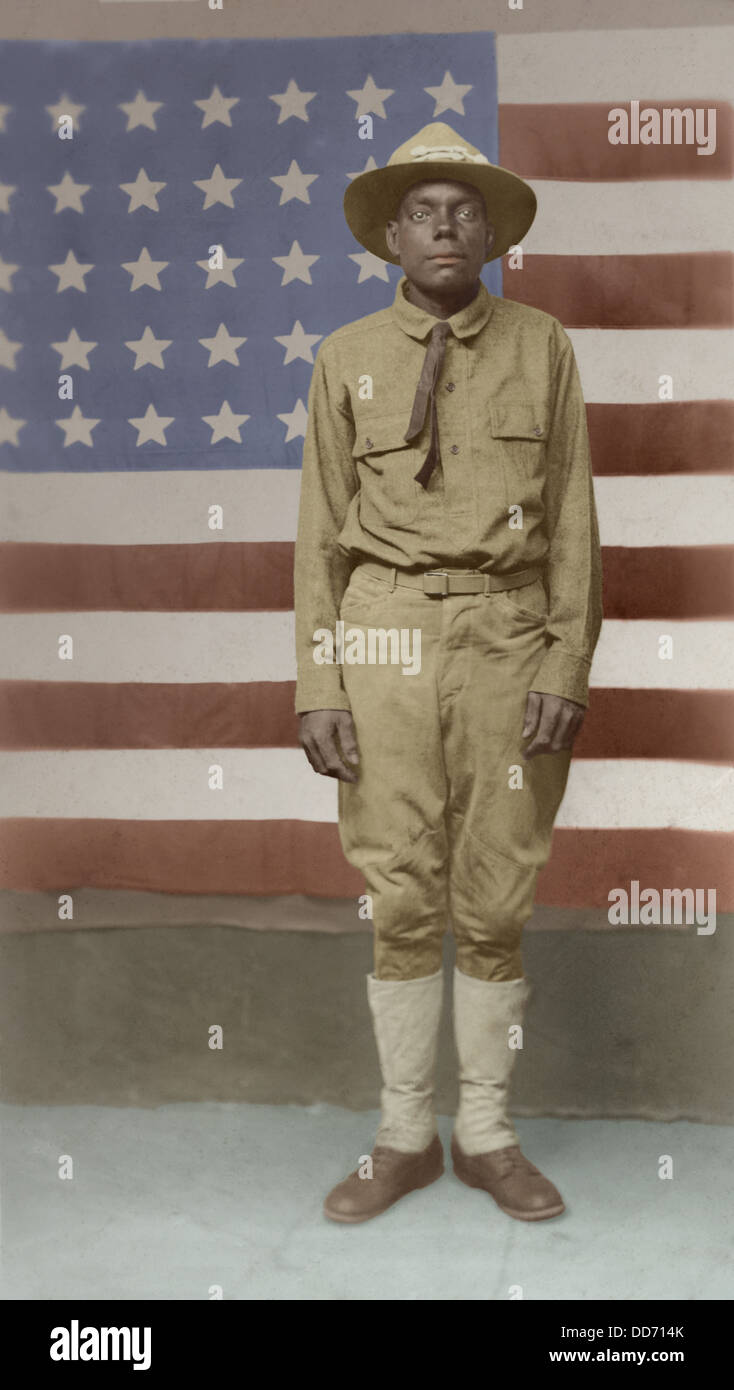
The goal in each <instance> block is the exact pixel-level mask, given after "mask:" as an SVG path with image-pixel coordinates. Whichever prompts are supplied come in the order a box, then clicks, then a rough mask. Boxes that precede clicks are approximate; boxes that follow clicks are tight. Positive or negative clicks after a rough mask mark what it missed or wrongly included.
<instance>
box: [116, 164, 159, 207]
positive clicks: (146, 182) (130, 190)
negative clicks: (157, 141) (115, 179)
mask: <svg viewBox="0 0 734 1390" xmlns="http://www.w3.org/2000/svg"><path fill="white" fill-rule="evenodd" d="M165 186H166V185H165V183H155V182H154V181H153V180H152V179H149V178H148V175H147V174H146V172H145V170H144V169H138V176H137V178H136V180H135V182H134V183H121V184H120V188H121V189H122V191H123V193H127V195H128V197H129V199H130V204H129V207H128V212H135V209H136V208H150V210H151V212H160V208H159V206H158V194H159V193H160V191H161V189H162V188H165Z"/></svg>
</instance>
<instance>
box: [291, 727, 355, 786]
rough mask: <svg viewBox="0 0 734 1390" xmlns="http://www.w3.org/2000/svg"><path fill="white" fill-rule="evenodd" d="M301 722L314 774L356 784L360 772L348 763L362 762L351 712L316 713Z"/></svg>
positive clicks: (300, 738) (302, 733) (302, 735)
mask: <svg viewBox="0 0 734 1390" xmlns="http://www.w3.org/2000/svg"><path fill="white" fill-rule="evenodd" d="M299 720H300V733H299V741H300V744H301V747H302V749H303V751H304V753H305V754H306V757H307V758H308V761H309V762H310V764H311V766H312V768H313V770H314V772H320V773H321V775H322V776H323V777H338V778H339V779H340V780H341V781H342V782H356V781H357V771H356V769H355V768H353V767H350V766H349V764H348V763H347V762H345V760H344V759H345V758H349V759H350V761H351V762H353V763H358V762H359V752H358V750H357V734H356V730H355V727H354V720H353V719H352V716H351V714H350V712H349V710H347V709H312V710H308V711H307V712H306V713H305V714H301V715H299ZM337 740H338V741H337ZM340 744H341V752H342V753H343V754H344V757H342V756H341V753H340V751H339V745H340Z"/></svg>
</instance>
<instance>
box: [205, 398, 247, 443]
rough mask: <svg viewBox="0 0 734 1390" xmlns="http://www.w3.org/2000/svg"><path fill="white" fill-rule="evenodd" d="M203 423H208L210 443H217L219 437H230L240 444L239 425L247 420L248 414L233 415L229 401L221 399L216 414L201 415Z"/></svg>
mask: <svg viewBox="0 0 734 1390" xmlns="http://www.w3.org/2000/svg"><path fill="white" fill-rule="evenodd" d="M201 418H202V420H203V421H204V424H205V425H209V427H210V429H211V432H212V437H211V439H210V440H209V443H210V444H217V443H218V442H219V440H220V439H232V440H233V441H234V443H235V444H241V443H242V440H241V439H240V425H244V423H245V420H249V418H250V417H249V415H235V414H234V413H233V411H232V410H231V408H230V405H229V401H223V402H222V404H221V406H220V407H219V414H218V415H202V417H201Z"/></svg>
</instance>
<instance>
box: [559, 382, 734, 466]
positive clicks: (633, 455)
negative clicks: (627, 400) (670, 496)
mask: <svg viewBox="0 0 734 1390" xmlns="http://www.w3.org/2000/svg"><path fill="white" fill-rule="evenodd" d="M586 419H587V421H588V426H589V439H590V442H591V456H592V459H593V466H594V476H595V477H596V478H608V477H613V476H615V475H616V476H629V477H639V476H640V475H642V474H645V475H648V476H649V475H650V474H665V473H731V472H732V469H733V461H734V401H718V400H712V401H651V402H648V403H645V404H644V405H611V404H610V405H605V404H603V403H596V404H594V405H587V407H586Z"/></svg>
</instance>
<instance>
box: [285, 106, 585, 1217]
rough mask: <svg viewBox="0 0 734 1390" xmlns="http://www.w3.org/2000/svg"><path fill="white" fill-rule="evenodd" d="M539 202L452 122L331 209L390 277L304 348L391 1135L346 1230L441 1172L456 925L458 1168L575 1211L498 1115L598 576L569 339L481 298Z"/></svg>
mask: <svg viewBox="0 0 734 1390" xmlns="http://www.w3.org/2000/svg"><path fill="white" fill-rule="evenodd" d="M535 208H536V200H535V195H534V193H533V191H532V189H531V188H530V187H529V185H528V184H526V183H525V182H524V181H523V180H522V179H520V178H518V177H517V176H516V175H514V174H512V173H510V172H509V171H507V170H505V169H501V168H499V167H498V166H496V165H492V164H490V162H489V161H488V160H487V159H486V157H485V156H484V155H483V154H481V152H480V151H479V150H477V149H476V148H475V147H474V146H472V145H470V144H468V143H467V142H466V141H463V140H462V139H461V137H460V136H459V135H457V133H456V132H455V131H454V130H452V129H451V128H450V127H449V126H447V125H444V124H443V123H441V122H435V123H433V124H431V125H428V126H426V127H425V128H424V129H423V130H421V131H419V132H418V134H417V135H416V136H414V137H413V138H412V139H410V140H407V141H406V142H405V143H404V144H403V145H401V146H400V147H399V148H398V149H397V150H395V152H394V154H393V155H392V156H391V158H390V160H389V161H388V164H387V165H386V166H385V167H384V168H382V169H376V170H372V171H370V172H368V173H365V174H361V175H360V176H359V177H358V178H356V179H354V180H353V182H352V183H351V184H350V186H349V188H348V189H347V191H346V194H345V198H344V210H345V216H346V219H347V222H348V224H349V227H350V228H351V230H352V232H353V234H354V235H355V237H356V238H357V240H358V241H359V242H360V243H361V245H362V246H364V247H365V248H366V249H367V250H369V251H371V252H373V253H374V254H375V255H377V256H380V257H382V259H383V260H386V261H389V262H391V263H392V264H399V265H400V266H401V268H402V270H403V272H404V274H403V276H402V277H401V279H400V281H399V283H398V286H397V289H396V292H395V299H394V302H393V304H392V305H391V306H390V307H389V308H386V309H381V310H379V311H378V312H377V313H373V314H368V315H366V316H365V317H364V318H361V319H357V320H356V321H355V322H353V323H348V324H345V325H344V326H343V327H342V328H340V329H337V330H336V331H335V332H334V333H331V334H330V335H329V336H328V337H327V338H325V340H324V342H323V343H322V345H321V347H320V349H319V351H318V354H317V358H316V363H315V367H314V373H313V378H312V383H311V390H310V395H309V414H308V430H307V434H306V440H305V446H304V455H303V477H302V485H301V504H300V513H299V522H298V537H297V542H296V554H295V609H296V642H297V660H298V680H297V687H296V711H297V712H298V714H299V715H300V726H301V727H300V740H301V745H302V747H303V749H304V751H305V753H306V755H307V757H308V759H309V762H310V764H311V766H312V767H313V768H314V770H315V771H316V772H318V773H320V774H322V775H325V776H331V777H336V778H338V779H339V780H338V795H339V833H340V838H341V843H342V846H343V849H344V853H345V854H346V856H347V858H348V859H349V860H350V862H351V863H353V864H354V865H355V866H357V867H358V868H359V869H360V870H361V871H362V873H363V874H364V877H365V880H366V883H367V887H368V891H369V893H370V895H371V898H372V918H373V929H374V972H373V973H371V974H369V975H368V976H367V993H368V1000H369V1006H370V1010H371V1014H372V1018H373V1023H374V1029H375V1038H376V1043H377V1049H378V1054H379V1059H380V1067H381V1071H382V1081H383V1086H382V1093H381V1102H382V1115H381V1123H380V1126H379V1130H378V1134H377V1139H376V1143H375V1147H374V1150H373V1153H372V1174H371V1177H369V1178H365V1177H361V1176H360V1174H359V1171H358V1170H355V1171H354V1172H353V1173H351V1174H350V1175H349V1177H347V1178H345V1179H344V1181H343V1182H341V1183H339V1184H338V1186H337V1187H335V1188H334V1190H333V1191H332V1192H331V1193H330V1194H329V1196H328V1197H327V1199H326V1203H325V1207H324V1210H325V1213H326V1215H327V1216H329V1217H331V1218H332V1219H333V1220H336V1221H348V1222H357V1221H364V1220H367V1219H368V1218H370V1217H372V1216H376V1215H377V1214H378V1213H379V1212H382V1211H384V1210H385V1209H386V1208H387V1207H389V1206H390V1205H391V1204H392V1203H393V1202H395V1201H396V1200H397V1199H398V1198H399V1197H402V1196H403V1195H405V1193H407V1192H410V1191H412V1190H414V1189H416V1188H420V1187H426V1186H428V1184H429V1183H431V1182H433V1181H435V1179H436V1178H438V1177H439V1176H440V1175H441V1173H442V1172H443V1153H442V1148H441V1143H440V1140H439V1137H438V1134H437V1129H436V1119H435V1114H434V1110H433V1085H434V1067H435V1059H436V1045H437V1036H438V1027H439V1020H440V1013H441V1005H442V981H443V972H442V967H441V959H442V939H443V934H444V931H445V928H446V923H447V919H450V921H451V925H452V928H453V931H454V935H455V938H456V968H455V971H454V982H453V983H454V990H453V993H454V1000H453V1003H454V1029H455V1038H456V1046H457V1052H458V1059H459V1091H460V1100H459V1108H458V1113H457V1116H456V1121H455V1126H454V1134H453V1138H452V1146H451V1147H452V1157H453V1162H454V1170H455V1172H456V1173H457V1175H458V1176H459V1177H460V1178H461V1179H462V1180H463V1181H464V1182H466V1183H467V1184H468V1185H469V1186H471V1187H477V1188H481V1189H483V1190H484V1191H486V1192H489V1193H490V1194H491V1195H492V1197H493V1198H494V1199H495V1201H496V1202H497V1204H498V1205H499V1206H500V1207H501V1209H502V1210H503V1211H505V1212H507V1213H508V1214H509V1215H511V1216H514V1217H517V1218H519V1219H521V1220H540V1219H543V1218H545V1217H551V1216H555V1215H557V1214H558V1213H560V1212H562V1211H563V1210H564V1205H563V1201H562V1199H561V1196H560V1193H559V1192H558V1191H557V1189H556V1188H555V1187H554V1186H553V1184H552V1183H551V1182H550V1181H548V1179H546V1178H545V1177H544V1176H543V1175H542V1174H541V1173H540V1172H539V1170H538V1169H537V1168H536V1167H535V1166H534V1165H533V1164H532V1163H530V1162H529V1161H528V1159H527V1158H526V1157H525V1156H524V1155H523V1154H522V1152H521V1150H520V1147H519V1141H518V1137H517V1134H516V1132H515V1129H514V1127H513V1124H512V1121H511V1120H510V1118H509V1115H508V1105H507V1102H508V1090H509V1083H510V1076H511V1070H512V1062H513V1059H514V1056H515V1051H516V1050H517V1046H518V1042H519V1040H520V1038H521V1030H520V1025H521V1021H522V1017H523V1013H524V1008H525V1004H526V1002H527V998H528V995H529V992H530V987H529V984H528V982H527V980H526V979H525V977H524V975H523V964H522V955H521V950H520V944H521V934H522V928H523V926H524V924H525V922H526V921H527V919H528V918H529V917H530V915H531V913H532V907H533V899H534V894H535V884H536V879H537V874H538V871H539V869H540V868H542V866H543V865H544V863H545V862H546V860H547V858H548V855H549V853H550V845H551V836H552V830H553V822H554V819H555V816H556V813H557V811H558V807H559V805H560V802H561V799H562V797H563V794H564V791H565V787H566V781H567V777H568V770H569V763H570V758H571V747H572V744H573V740H574V738H575V737H576V734H577V733H578V731H579V729H580V727H581V723H582V720H583V717H584V710H585V707H586V705H587V704H588V698H589V695H588V674H589V667H590V664H591V658H592V655H593V651H594V647H595V645H596V641H597V638H598V635H599V630H600V627H601V554H600V546H599V534H598V525H597V517H596V510H595V504H594V494H593V485H592V476H591V463H590V457H589V446H588V435H587V429H586V413H585V407H584V402H583V397H582V394H581V387H580V383H579V378H578V372H577V368H576V362H575V359H574V354H573V349H572V346H571V343H570V340H569V338H568V337H567V335H566V333H565V331H564V329H563V328H562V326H561V324H560V323H559V322H558V321H557V320H556V319H554V318H552V317H551V316H550V315H549V314H546V313H543V312H541V311H540V310H537V309H532V308H528V307H526V306H523V305H520V304H516V303H513V302H512V301H509V300H505V299H501V298H498V297H496V296H493V295H491V294H490V293H489V292H488V290H487V289H486V286H485V285H484V284H483V283H482V281H481V280H480V279H479V273H480V271H481V267H482V265H483V264H484V263H485V262H486V261H489V260H493V259H494V258H495V257H499V256H502V255H504V254H505V253H506V252H507V250H508V249H509V247H510V246H513V245H516V244H518V243H519V242H520V241H521V239H522V237H523V236H524V235H525V233H526V232H527V231H528V228H529V227H530V225H531V223H532V221H533V218H534V216H535ZM339 619H341V620H343V622H344V629H345V631H344V639H345V647H344V664H343V665H336V664H317V661H316V660H315V658H314V652H315V641H316V639H315V634H316V632H317V630H318V629H324V628H325V629H327V630H328V631H329V632H334V630H335V626H336V622H337V620H339ZM368 629H372V630H377V637H378V638H379V637H380V631H382V638H381V639H380V640H381V641H382V642H383V643H387V641H388V640H394V639H393V638H392V636H391V634H393V632H394V631H395V633H396V635H397V633H400V631H401V630H404V629H409V630H410V631H412V632H413V633H415V632H416V631H417V632H419V633H420V638H421V660H420V666H419V669H418V670H406V669H405V667H404V666H401V664H400V663H399V662H396V661H388V660H382V661H381V660H379V659H378V660H375V647H374V645H373V656H372V661H367V660H364V661H356V660H355V661H350V659H349V658H350V648H349V642H350V640H352V641H354V639H355V637H359V635H360V634H362V635H363V636H365V635H366V634H367V630H368ZM383 630H384V631H383ZM353 650H354V651H358V647H357V646H356V644H355V646H354V648H353ZM385 650H386V648H385ZM520 1045H521V1044H520Z"/></svg>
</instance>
